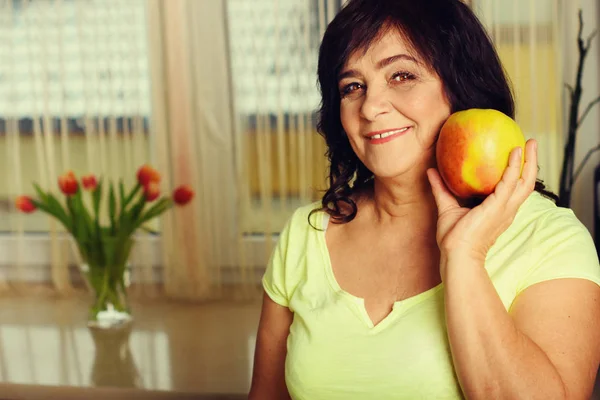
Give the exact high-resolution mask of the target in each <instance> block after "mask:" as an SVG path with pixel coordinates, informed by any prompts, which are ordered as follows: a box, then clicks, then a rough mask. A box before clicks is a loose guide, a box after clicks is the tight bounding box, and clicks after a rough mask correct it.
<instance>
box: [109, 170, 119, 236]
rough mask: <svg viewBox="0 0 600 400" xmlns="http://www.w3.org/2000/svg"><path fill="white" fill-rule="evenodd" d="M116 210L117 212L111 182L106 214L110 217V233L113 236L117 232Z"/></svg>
mask: <svg viewBox="0 0 600 400" xmlns="http://www.w3.org/2000/svg"><path fill="white" fill-rule="evenodd" d="M116 210H117V199H116V197H115V187H114V185H113V183H112V182H111V183H110V189H109V193H108V213H109V216H110V224H111V231H112V233H113V234H115V233H116V232H117V223H116V220H115V214H116Z"/></svg>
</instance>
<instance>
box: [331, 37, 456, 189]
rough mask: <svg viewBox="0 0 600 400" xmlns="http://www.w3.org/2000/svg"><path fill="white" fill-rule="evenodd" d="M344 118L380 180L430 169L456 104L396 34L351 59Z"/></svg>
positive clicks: (344, 74) (344, 82)
mask: <svg viewBox="0 0 600 400" xmlns="http://www.w3.org/2000/svg"><path fill="white" fill-rule="evenodd" d="M338 87H339V90H340V96H341V102H340V117H341V121H342V126H343V127H344V130H345V131H346V134H347V135H348V139H349V140H350V144H351V145H352V148H353V149H354V152H355V153H356V155H357V156H358V158H359V159H360V160H361V161H362V162H363V164H365V166H366V167H367V168H368V169H369V170H370V171H371V172H373V174H374V175H375V176H376V177H379V178H393V177H397V176H400V175H402V174H404V173H406V172H408V171H412V172H416V169H425V168H427V166H430V165H431V163H432V161H433V160H434V154H435V153H434V148H435V147H434V145H435V142H436V138H437V135H438V133H439V131H440V128H441V126H442V124H443V123H444V122H445V121H446V119H447V118H448V117H449V116H450V110H451V107H450V104H449V102H448V100H447V99H446V96H445V94H444V90H443V85H442V81H441V79H440V78H439V77H438V76H437V74H436V73H435V72H433V71H432V70H431V69H430V68H428V67H427V66H425V65H424V63H423V61H422V60H421V59H420V57H418V56H417V55H416V54H415V52H414V51H411V50H410V46H408V44H407V43H406V42H405V40H404V39H403V38H402V37H401V35H399V34H398V33H397V32H396V31H394V30H392V29H390V30H389V31H388V32H387V33H386V34H385V35H383V36H382V37H381V39H380V40H377V41H375V42H374V43H373V44H372V45H371V47H369V48H368V50H367V51H366V53H365V52H362V51H357V52H355V53H354V54H352V55H351V56H350V58H349V59H348V62H347V63H346V65H345V66H344V67H343V68H342V71H341V73H340V76H339V80H338Z"/></svg>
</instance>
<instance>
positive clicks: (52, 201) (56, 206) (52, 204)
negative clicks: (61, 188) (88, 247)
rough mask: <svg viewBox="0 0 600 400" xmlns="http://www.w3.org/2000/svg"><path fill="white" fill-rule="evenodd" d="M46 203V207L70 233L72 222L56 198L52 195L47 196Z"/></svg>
mask: <svg viewBox="0 0 600 400" xmlns="http://www.w3.org/2000/svg"><path fill="white" fill-rule="evenodd" d="M46 203H47V205H48V207H49V208H50V209H51V210H52V211H53V212H54V213H55V214H54V215H58V216H59V217H57V218H58V219H60V220H61V222H63V225H65V227H66V228H67V230H68V231H71V230H72V229H73V228H72V225H73V220H72V218H71V217H70V216H69V214H68V212H67V210H65V209H64V207H63V206H62V204H60V202H59V201H58V199H57V198H56V197H54V195H53V194H52V193H49V194H48V196H47V201H46Z"/></svg>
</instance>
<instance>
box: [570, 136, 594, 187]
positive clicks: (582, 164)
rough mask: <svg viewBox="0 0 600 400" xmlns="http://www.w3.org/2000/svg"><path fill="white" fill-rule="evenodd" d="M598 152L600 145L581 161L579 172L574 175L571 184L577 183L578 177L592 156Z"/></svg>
mask: <svg viewBox="0 0 600 400" xmlns="http://www.w3.org/2000/svg"><path fill="white" fill-rule="evenodd" d="M598 150H600V144H599V145H598V146H596V147H594V148H593V149H591V150H589V151H588V152H587V154H586V155H585V157H584V158H583V160H582V161H581V164H579V167H577V170H576V171H575V174H573V180H572V181H571V184H574V183H575V181H576V180H577V177H578V176H579V174H580V173H581V171H582V170H583V167H585V163H586V162H587V161H588V160H589V158H590V157H591V156H592V154H594V153H595V152H597V151H598Z"/></svg>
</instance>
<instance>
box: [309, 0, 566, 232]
mask: <svg viewBox="0 0 600 400" xmlns="http://www.w3.org/2000/svg"><path fill="white" fill-rule="evenodd" d="M389 30H395V31H397V32H399V34H401V35H402V36H403V37H404V38H405V40H407V42H408V44H409V45H410V46H411V47H412V48H413V50H414V51H416V52H417V53H418V54H419V55H420V56H421V57H422V59H423V60H424V62H425V63H426V65H428V66H429V68H431V69H432V70H433V71H435V72H436V73H437V75H438V76H439V77H440V78H441V80H442V83H443V87H444V91H445V94H446V98H447V99H448V101H449V102H450V106H451V111H452V112H457V111H461V110H467V109H470V108H483V109H495V110H498V111H500V112H502V113H504V114H506V115H508V116H510V117H511V118H513V119H514V117H515V105H514V100H513V95H512V92H511V87H510V84H509V81H508V78H507V76H506V73H505V71H504V68H503V66H502V63H501V62H500V59H499V57H498V54H497V53H496V50H495V48H494V45H493V44H492V41H491V40H490V38H489V37H488V35H487V33H486V31H485V29H484V28H483V26H482V25H481V23H480V22H479V20H478V19H477V17H476V16H475V14H474V13H473V12H472V11H471V9H470V8H469V7H468V6H467V5H465V4H464V3H462V2H461V1H459V0H417V1H415V0H350V1H349V2H348V3H347V5H346V6H345V7H344V8H343V9H342V10H341V11H340V12H339V13H338V14H337V15H336V17H335V18H334V19H333V20H332V21H331V23H330V24H329V26H328V27H327V30H326V31H325V35H324V37H323V41H322V42H321V47H320V49H319V63H318V82H319V88H320V90H321V96H322V100H321V107H320V109H319V113H318V121H317V130H318V132H319V134H320V135H321V136H323V137H324V138H325V141H326V143H327V157H328V159H329V161H330V170H329V189H327V191H326V192H325V194H324V195H323V198H322V202H321V208H319V209H316V210H314V211H313V212H317V211H325V212H327V213H328V214H329V215H330V216H331V219H332V222H334V223H347V222H350V221H352V220H353V219H354V217H355V216H356V213H357V205H356V203H355V202H354V201H353V200H352V195H353V194H354V193H356V192H358V191H361V190H362V189H365V188H368V187H370V186H372V184H373V173H372V172H371V171H369V169H368V168H367V167H365V165H364V164H363V163H362V162H361V161H360V160H359V159H358V157H357V156H356V154H355V153H354V151H353V150H352V147H351V146H350V142H349V140H348V138H347V136H346V133H345V132H344V129H343V127H342V123H341V119H340V93H339V88H338V76H339V74H340V72H341V69H342V68H343V67H344V65H345V63H346V61H347V60H348V58H349V57H350V56H351V54H352V53H353V52H355V51H365V52H366V50H367V49H368V48H369V46H370V45H371V44H372V43H373V42H375V41H376V40H378V39H379V38H380V37H381V36H382V35H383V34H385V33H386V32H388V31H389ZM535 190H536V191H538V192H540V193H542V194H543V195H545V196H547V197H550V198H552V199H554V200H557V196H556V195H555V194H553V193H551V192H549V191H548V190H546V189H545V185H544V184H543V182H542V181H540V180H538V181H537V182H536V185H535ZM481 201H482V199H474V200H473V201H472V202H471V203H469V206H471V207H472V206H475V205H476V204H479V203H481ZM311 215H312V213H311ZM309 219H310V217H309Z"/></svg>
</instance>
